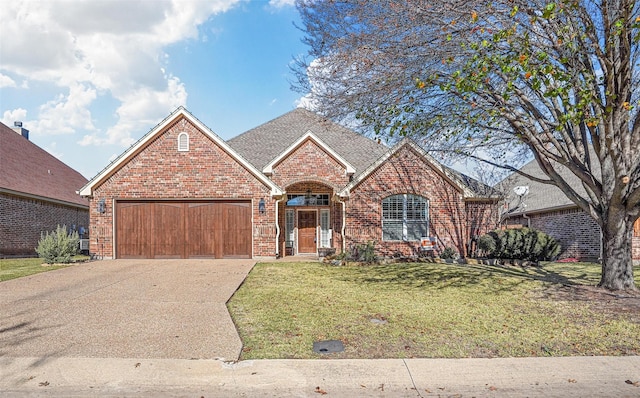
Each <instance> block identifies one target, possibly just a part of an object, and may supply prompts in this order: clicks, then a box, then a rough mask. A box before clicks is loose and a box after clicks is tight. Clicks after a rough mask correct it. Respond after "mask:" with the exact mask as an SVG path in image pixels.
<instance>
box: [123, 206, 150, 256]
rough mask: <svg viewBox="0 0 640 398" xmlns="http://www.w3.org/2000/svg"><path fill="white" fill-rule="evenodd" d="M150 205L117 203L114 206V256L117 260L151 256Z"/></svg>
mask: <svg viewBox="0 0 640 398" xmlns="http://www.w3.org/2000/svg"><path fill="white" fill-rule="evenodd" d="M152 207H153V205H152V204H151V203H118V204H117V206H116V219H117V222H116V241H117V242H118V247H117V253H116V255H117V256H118V257H119V258H149V257H150V256H151V237H152V234H151V223H150V222H149V217H150V215H151V214H152Z"/></svg>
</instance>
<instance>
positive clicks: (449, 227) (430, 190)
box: [346, 146, 491, 256]
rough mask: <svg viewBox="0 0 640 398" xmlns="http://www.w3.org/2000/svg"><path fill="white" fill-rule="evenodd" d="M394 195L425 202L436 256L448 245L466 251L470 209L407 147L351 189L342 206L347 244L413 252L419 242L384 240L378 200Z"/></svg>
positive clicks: (388, 252)
mask: <svg viewBox="0 0 640 398" xmlns="http://www.w3.org/2000/svg"><path fill="white" fill-rule="evenodd" d="M396 194H415V195H420V196H423V197H425V198H426V199H428V200H429V235H430V236H433V237H436V238H437V251H436V254H438V253H439V252H441V251H442V249H444V248H445V247H447V246H451V247H454V248H455V249H456V250H457V251H458V252H459V253H462V254H464V253H465V251H466V248H467V242H468V241H469V235H468V234H469V231H468V221H469V220H468V217H469V214H471V213H472V212H471V209H467V205H466V203H465V201H464V199H463V195H462V192H460V190H459V189H458V188H457V187H455V186H454V185H452V184H451V183H450V182H449V181H448V180H447V179H445V178H444V177H443V176H442V175H441V174H439V173H438V172H437V171H436V170H435V169H434V168H433V166H432V165H431V164H429V163H427V162H425V161H424V160H423V158H422V157H421V156H420V155H419V154H418V153H416V152H415V151H414V150H413V149H411V148H410V147H408V146H405V147H403V148H401V149H400V150H399V151H398V152H396V153H395V154H394V155H393V156H392V157H390V158H389V159H388V160H387V161H386V162H385V163H384V164H382V165H381V166H380V167H379V168H378V169H377V170H375V171H373V172H372V173H371V174H370V175H369V176H368V177H367V178H366V179H364V180H363V181H362V182H361V183H360V184H358V185H357V186H356V187H354V188H353V189H352V190H351V195H350V197H349V199H348V201H347V209H346V215H347V217H346V224H347V228H346V239H347V247H349V246H351V245H353V244H362V243H366V242H367V241H374V242H375V243H376V250H377V251H378V254H380V255H383V256H394V255H397V254H402V255H411V254H415V253H416V252H417V250H418V248H419V245H420V242H400V241H397V242H383V241H382V199H384V198H386V197H387V196H391V195H396ZM477 206H487V204H484V205H480V204H478V205H477ZM488 206H491V205H488ZM482 213H483V214H484V212H482Z"/></svg>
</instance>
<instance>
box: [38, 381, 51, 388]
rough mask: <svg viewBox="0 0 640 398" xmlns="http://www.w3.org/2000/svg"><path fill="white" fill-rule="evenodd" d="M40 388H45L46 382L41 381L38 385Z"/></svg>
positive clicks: (47, 383)
mask: <svg viewBox="0 0 640 398" xmlns="http://www.w3.org/2000/svg"><path fill="white" fill-rule="evenodd" d="M38 385H39V386H40V387H46V386H48V385H49V382H48V381H41V382H40V384H38Z"/></svg>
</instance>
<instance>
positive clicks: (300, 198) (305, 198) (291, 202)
mask: <svg viewBox="0 0 640 398" xmlns="http://www.w3.org/2000/svg"><path fill="white" fill-rule="evenodd" d="M287 206H329V194H326V193H324V194H294V195H287Z"/></svg>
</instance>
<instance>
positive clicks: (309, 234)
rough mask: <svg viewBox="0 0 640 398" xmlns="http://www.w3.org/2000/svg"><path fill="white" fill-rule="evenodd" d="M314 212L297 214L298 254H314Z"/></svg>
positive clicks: (315, 222) (315, 223) (315, 221)
mask: <svg viewBox="0 0 640 398" xmlns="http://www.w3.org/2000/svg"><path fill="white" fill-rule="evenodd" d="M316 225H317V220H316V212H315V211H300V212H298V253H316Z"/></svg>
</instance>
